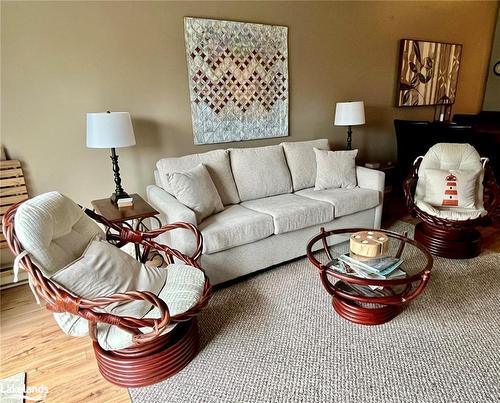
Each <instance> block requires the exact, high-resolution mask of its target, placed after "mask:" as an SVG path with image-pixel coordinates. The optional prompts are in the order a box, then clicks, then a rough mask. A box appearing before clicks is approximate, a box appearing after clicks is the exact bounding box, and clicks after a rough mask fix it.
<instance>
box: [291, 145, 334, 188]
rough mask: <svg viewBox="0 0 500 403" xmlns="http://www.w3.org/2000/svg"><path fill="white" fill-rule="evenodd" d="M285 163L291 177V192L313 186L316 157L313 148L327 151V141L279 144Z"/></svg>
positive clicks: (328, 147)
mask: <svg viewBox="0 0 500 403" xmlns="http://www.w3.org/2000/svg"><path fill="white" fill-rule="evenodd" d="M281 145H282V146H283V150H284V151H285V156H286V162H287V164H288V168H290V174H291V175H292V183H293V190H294V191H297V190H300V189H305V188H309V187H311V186H314V182H315V180H316V156H315V155H314V148H317V149H319V150H329V149H330V146H329V145H328V140H327V139H319V140H311V141H295V142H284V143H281Z"/></svg>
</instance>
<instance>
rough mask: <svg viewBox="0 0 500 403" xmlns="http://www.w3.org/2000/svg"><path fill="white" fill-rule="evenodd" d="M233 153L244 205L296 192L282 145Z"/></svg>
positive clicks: (237, 184) (233, 167) (243, 149)
mask: <svg viewBox="0 0 500 403" xmlns="http://www.w3.org/2000/svg"><path fill="white" fill-rule="evenodd" d="M229 152H230V157H231V168H232V170H233V176H234V180H235V182H236V186H237V188H238V193H239V196H240V199H241V201H246V200H253V199H260V198H262V197H268V196H274V195H279V194H283V193H290V192H291V191H292V179H291V177H290V172H289V171H288V166H287V164H286V160H285V154H284V153H283V147H282V146H281V145H276V146H267V147H255V148H231V149H230V150H229Z"/></svg>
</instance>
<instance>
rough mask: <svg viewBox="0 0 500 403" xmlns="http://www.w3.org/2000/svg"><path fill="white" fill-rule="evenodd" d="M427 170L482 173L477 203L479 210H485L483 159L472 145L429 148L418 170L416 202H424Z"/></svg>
mask: <svg viewBox="0 0 500 403" xmlns="http://www.w3.org/2000/svg"><path fill="white" fill-rule="evenodd" d="M427 169H444V170H450V169H460V170H468V171H474V172H480V174H479V176H478V179H477V185H476V192H477V193H476V202H475V205H476V207H477V209H478V210H482V209H483V208H484V205H483V178H484V169H483V166H482V163H481V157H480V155H479V153H478V152H477V151H476V149H475V148H474V147H472V146H471V145H470V144H459V143H438V144H435V145H433V146H432V147H431V148H429V151H427V153H426V154H425V155H424V158H423V159H422V161H421V162H420V167H419V170H418V181H417V186H416V189H415V201H416V200H422V201H423V200H424V199H425V194H426V188H425V185H426V181H427V179H426V170H427Z"/></svg>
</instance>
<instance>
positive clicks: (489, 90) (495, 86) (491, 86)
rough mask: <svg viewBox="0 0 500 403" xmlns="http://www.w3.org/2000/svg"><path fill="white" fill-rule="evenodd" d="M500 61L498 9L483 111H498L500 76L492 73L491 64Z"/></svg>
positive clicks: (499, 19)
mask: <svg viewBox="0 0 500 403" xmlns="http://www.w3.org/2000/svg"><path fill="white" fill-rule="evenodd" d="M497 62H500V9H499V10H498V13H497V21H496V29H495V36H494V40H493V47H492V49H491V58H490V68H489V70H488V80H487V82H486V91H485V92H484V103H483V109H484V110H485V111H500V76H497V75H495V74H494V73H493V66H494V65H495V63H497Z"/></svg>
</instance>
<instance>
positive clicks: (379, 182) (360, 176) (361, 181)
mask: <svg viewBox="0 0 500 403" xmlns="http://www.w3.org/2000/svg"><path fill="white" fill-rule="evenodd" d="M356 177H357V180H358V186H359V187H360V188H364V189H372V190H378V192H379V194H380V204H379V205H378V206H377V207H375V218H374V222H373V228H380V226H381V224H382V207H383V204H384V187H385V173H384V172H382V171H377V170H376V169H369V168H365V167H359V166H357V167H356Z"/></svg>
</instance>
